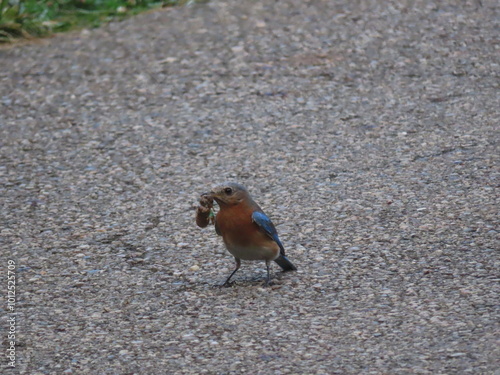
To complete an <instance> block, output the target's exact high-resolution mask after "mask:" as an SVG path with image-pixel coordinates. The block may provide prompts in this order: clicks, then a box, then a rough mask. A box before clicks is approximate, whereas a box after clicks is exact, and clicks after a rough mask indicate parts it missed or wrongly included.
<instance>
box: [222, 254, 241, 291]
mask: <svg viewBox="0 0 500 375" xmlns="http://www.w3.org/2000/svg"><path fill="white" fill-rule="evenodd" d="M234 260H235V261H236V268H235V269H234V271H233V272H231V275H229V277H228V278H227V280H226V281H225V282H224V284H222V286H226V287H227V286H231V283H230V282H229V280H231V277H233V275H234V274H235V273H236V271H238V270H239V269H240V266H241V260H239V259H238V258H234Z"/></svg>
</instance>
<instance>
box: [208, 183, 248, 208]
mask: <svg viewBox="0 0 500 375" xmlns="http://www.w3.org/2000/svg"><path fill="white" fill-rule="evenodd" d="M210 196H211V197H212V198H213V199H215V201H216V202H217V203H218V204H219V206H231V205H235V204H238V203H240V202H243V201H244V200H245V199H248V198H249V197H250V195H249V194H248V191H247V189H246V188H245V187H244V186H242V185H240V184H237V183H235V182H227V183H225V184H222V185H217V186H215V187H214V188H213V189H212V191H210Z"/></svg>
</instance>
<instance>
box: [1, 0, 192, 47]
mask: <svg viewBox="0 0 500 375" xmlns="http://www.w3.org/2000/svg"><path fill="white" fill-rule="evenodd" d="M190 2H194V0H161V1H159V0H0V43H5V42H10V41H13V40H15V39H18V38H33V37H43V36H47V35H50V34H52V33H54V32H62V31H67V30H72V29H81V28H92V27H97V26H99V25H100V24H102V23H103V22H107V21H110V20H116V19H123V18H125V17H127V16H131V15H134V14H137V13H140V12H143V11H145V10H148V9H152V8H159V7H166V6H173V5H178V4H186V3H190Z"/></svg>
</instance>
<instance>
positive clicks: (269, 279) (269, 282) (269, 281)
mask: <svg viewBox="0 0 500 375" xmlns="http://www.w3.org/2000/svg"><path fill="white" fill-rule="evenodd" d="M266 268H267V279H266V283H265V284H264V286H270V285H271V274H270V272H269V268H270V262H269V261H268V260H266Z"/></svg>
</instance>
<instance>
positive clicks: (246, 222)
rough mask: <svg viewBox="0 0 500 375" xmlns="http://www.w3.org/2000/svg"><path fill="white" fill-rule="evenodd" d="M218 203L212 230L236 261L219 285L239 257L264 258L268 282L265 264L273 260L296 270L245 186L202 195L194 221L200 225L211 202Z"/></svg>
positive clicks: (209, 214)
mask: <svg viewBox="0 0 500 375" xmlns="http://www.w3.org/2000/svg"><path fill="white" fill-rule="evenodd" d="M213 200H215V201H216V202H217V204H218V205H219V212H218V213H217V216H216V217H215V231H216V232H217V234H218V235H220V236H222V239H223V241H224V244H225V245H226V248H227V250H228V251H229V252H230V253H231V254H232V255H233V256H234V259H235V260H236V268H235V269H234V271H233V272H232V273H231V274H230V275H229V277H228V278H227V280H226V281H225V282H224V284H223V286H229V285H230V283H229V280H230V279H231V277H232V276H233V275H234V274H235V273H236V271H238V269H239V268H240V266H241V260H242V259H243V260H264V261H265V262H266V268H267V281H266V285H269V281H270V275H269V264H270V262H271V261H272V260H274V261H275V262H276V263H278V265H279V266H280V267H281V268H282V269H283V271H285V272H286V271H296V270H297V268H296V267H295V266H294V265H293V263H292V262H290V260H288V258H287V257H286V256H285V249H284V247H283V244H282V243H281V241H280V239H279V237H278V233H277V232H276V228H275V227H274V225H273V223H272V222H271V220H270V219H269V218H268V217H267V216H266V214H265V213H264V212H263V211H262V209H261V208H260V207H259V205H258V204H257V203H255V201H254V200H253V199H252V197H250V194H249V193H248V191H247V189H246V188H245V187H244V186H242V185H240V184H236V183H226V184H223V185H219V186H216V187H215V188H214V189H212V191H211V192H210V193H205V194H202V196H201V198H200V206H199V207H198V211H197V216H196V223H197V224H198V226H200V227H202V228H204V227H206V226H207V225H208V223H209V222H210V221H212V222H213V217H212V215H213V214H212V211H211V208H212V202H213Z"/></svg>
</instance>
